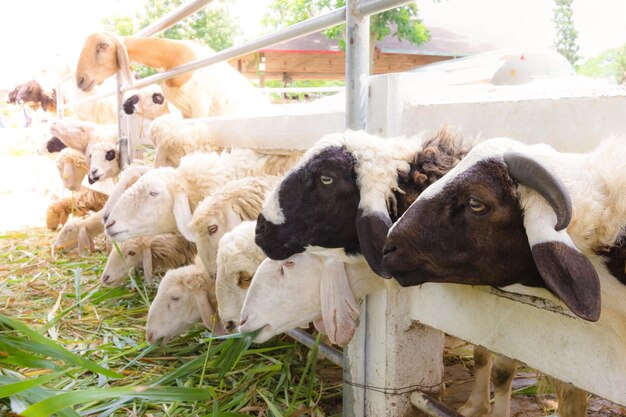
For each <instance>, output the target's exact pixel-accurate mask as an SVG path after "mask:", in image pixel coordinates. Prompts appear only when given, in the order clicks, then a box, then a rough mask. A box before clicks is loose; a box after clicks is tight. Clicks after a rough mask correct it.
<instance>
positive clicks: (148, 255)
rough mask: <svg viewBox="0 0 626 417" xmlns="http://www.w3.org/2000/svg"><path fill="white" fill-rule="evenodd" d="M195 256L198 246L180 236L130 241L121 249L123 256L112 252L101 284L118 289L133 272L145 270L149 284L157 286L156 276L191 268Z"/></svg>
mask: <svg viewBox="0 0 626 417" xmlns="http://www.w3.org/2000/svg"><path fill="white" fill-rule="evenodd" d="M120 252H121V255H120ZM195 255H196V246H195V245H194V244H193V243H190V242H189V241H188V240H187V239H185V238H184V237H182V236H181V235H179V234H177V233H165V234H161V235H154V236H144V237H137V238H134V239H129V240H127V241H125V242H123V243H122V244H121V245H120V246H119V252H118V250H117V249H116V248H112V249H111V252H110V253H109V257H108V259H107V262H106V264H105V265H104V269H103V270H102V276H101V278H100V281H101V282H102V285H104V286H105V287H115V286H118V285H121V283H122V281H123V279H124V278H125V277H127V276H128V274H129V273H130V270H131V269H141V270H143V275H144V277H145V278H146V281H147V282H148V284H149V285H153V284H154V281H153V279H152V274H153V273H162V272H165V271H167V270H169V269H174V268H178V267H180V266H184V265H189V264H190V263H191V262H193V260H194V257H195Z"/></svg>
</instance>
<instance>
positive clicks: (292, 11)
mask: <svg viewBox="0 0 626 417" xmlns="http://www.w3.org/2000/svg"><path fill="white" fill-rule="evenodd" d="M345 5H346V2H345V0H274V1H273V2H272V3H271V4H270V7H269V11H268V12H267V14H266V15H265V16H264V17H263V20H262V23H263V25H264V26H266V27H271V28H273V29H278V28H281V27H284V26H289V25H292V24H294V23H298V22H301V21H303V20H306V19H310V18H311V17H314V16H317V15H320V14H323V13H328V12H330V11H332V10H335V9H338V8H340V7H343V6H345ZM393 29H395V32H394V33H393V34H392V33H391V32H392V30H393ZM323 33H324V35H325V36H326V37H327V38H328V39H339V46H340V47H341V48H342V49H343V48H344V47H345V45H344V41H343V38H344V34H345V25H341V26H335V27H332V28H330V29H327V30H325V31H324V32H323ZM390 34H392V35H393V36H395V37H396V38H398V39H399V40H404V39H406V40H408V41H409V42H411V43H413V44H415V45H421V44H423V43H424V42H426V41H427V40H428V39H429V38H430V34H429V33H428V29H427V28H426V27H425V26H424V25H423V24H422V22H421V20H419V12H418V9H417V5H416V4H415V3H412V4H408V5H406V6H402V7H398V8H396V9H392V10H387V11H385V12H382V13H378V14H376V15H373V16H371V18H370V37H371V39H372V41H374V40H381V39H383V38H385V37H386V36H388V35H390Z"/></svg>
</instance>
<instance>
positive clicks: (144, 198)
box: [106, 149, 297, 241]
mask: <svg viewBox="0 0 626 417" xmlns="http://www.w3.org/2000/svg"><path fill="white" fill-rule="evenodd" d="M296 160H297V157H296V156H278V155H263V154H259V153H257V152H255V151H252V150H247V149H233V150H232V151H231V152H229V153H226V152H223V153H221V154H217V153H214V152H212V153H208V154H206V153H195V154H191V155H187V156H185V157H184V158H183V159H182V161H181V164H180V166H179V167H178V168H176V169H174V168H171V167H163V168H156V169H154V170H152V171H150V172H148V173H146V174H144V175H143V176H142V177H141V178H140V179H139V180H137V182H136V183H135V184H133V185H132V186H131V187H130V188H129V189H128V190H126V191H125V192H124V193H123V194H122V196H121V197H120V199H119V200H118V202H117V204H116V205H115V207H114V208H113V210H112V211H111V214H110V216H109V218H108V221H107V225H106V230H107V233H108V234H109V236H111V238H113V239H114V240H117V241H124V240H126V239H128V238H131V237H136V236H145V235H150V234H157V233H168V232H174V231H176V229H178V230H179V231H180V233H181V234H182V235H183V236H185V237H186V238H188V239H189V240H193V239H194V237H193V233H192V232H191V231H190V229H189V223H190V222H191V214H192V211H193V210H195V208H196V206H197V205H198V204H199V203H200V201H202V200H203V199H204V198H205V197H206V196H207V195H209V194H210V193H211V192H213V191H215V190H216V189H217V188H219V187H220V186H222V185H223V184H225V183H227V182H228V181H232V180H235V179H239V178H243V177H247V176H258V175H262V174H281V173H283V172H284V171H285V170H286V169H288V168H289V167H290V166H291V165H293V164H294V163H295V161H296Z"/></svg>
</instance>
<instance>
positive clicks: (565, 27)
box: [552, 0, 580, 66]
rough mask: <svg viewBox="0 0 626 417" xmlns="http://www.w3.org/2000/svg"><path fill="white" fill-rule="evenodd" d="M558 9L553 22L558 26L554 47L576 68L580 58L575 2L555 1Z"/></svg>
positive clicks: (567, 0)
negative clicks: (575, 22)
mask: <svg viewBox="0 0 626 417" xmlns="http://www.w3.org/2000/svg"><path fill="white" fill-rule="evenodd" d="M554 2H555V4H556V8H555V9H554V17H553V18H552V21H553V22H554V24H555V26H556V38H555V40H554V46H555V47H556V50H557V52H559V53H560V54H561V55H563V56H564V57H565V58H567V60H568V61H569V62H570V63H571V64H572V65H574V66H576V63H577V62H578V60H579V59H580V56H578V45H577V44H576V39H577V38H578V31H577V30H576V29H575V28H574V10H573V8H572V3H573V2H574V0H554Z"/></svg>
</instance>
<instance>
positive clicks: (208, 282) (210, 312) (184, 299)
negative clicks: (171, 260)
mask: <svg viewBox="0 0 626 417" xmlns="http://www.w3.org/2000/svg"><path fill="white" fill-rule="evenodd" d="M215 305H216V300H215V280H213V279H211V277H209V274H208V273H207V272H206V270H205V269H204V266H203V265H202V262H201V261H200V259H198V258H196V260H195V262H194V263H193V264H191V265H187V266H183V267H181V268H178V269H171V270H169V271H167V273H166V274H165V276H164V277H163V279H162V280H161V283H160V284H159V290H158V291H157V295H156V297H155V298H154V301H152V304H150V310H149V311H148V322H147V324H146V339H147V340H148V343H156V342H157V341H159V340H161V339H163V341H164V342H167V341H168V340H170V339H171V338H173V337H175V336H178V335H179V334H181V333H183V332H184V331H185V330H187V329H188V328H189V327H191V326H192V325H193V324H194V323H196V322H198V321H200V320H202V323H203V324H204V325H205V326H206V328H207V329H209V330H211V331H212V332H213V333H214V334H223V333H224V329H223V328H222V325H221V323H220V320H219V318H218V317H217V316H216V315H215Z"/></svg>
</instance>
